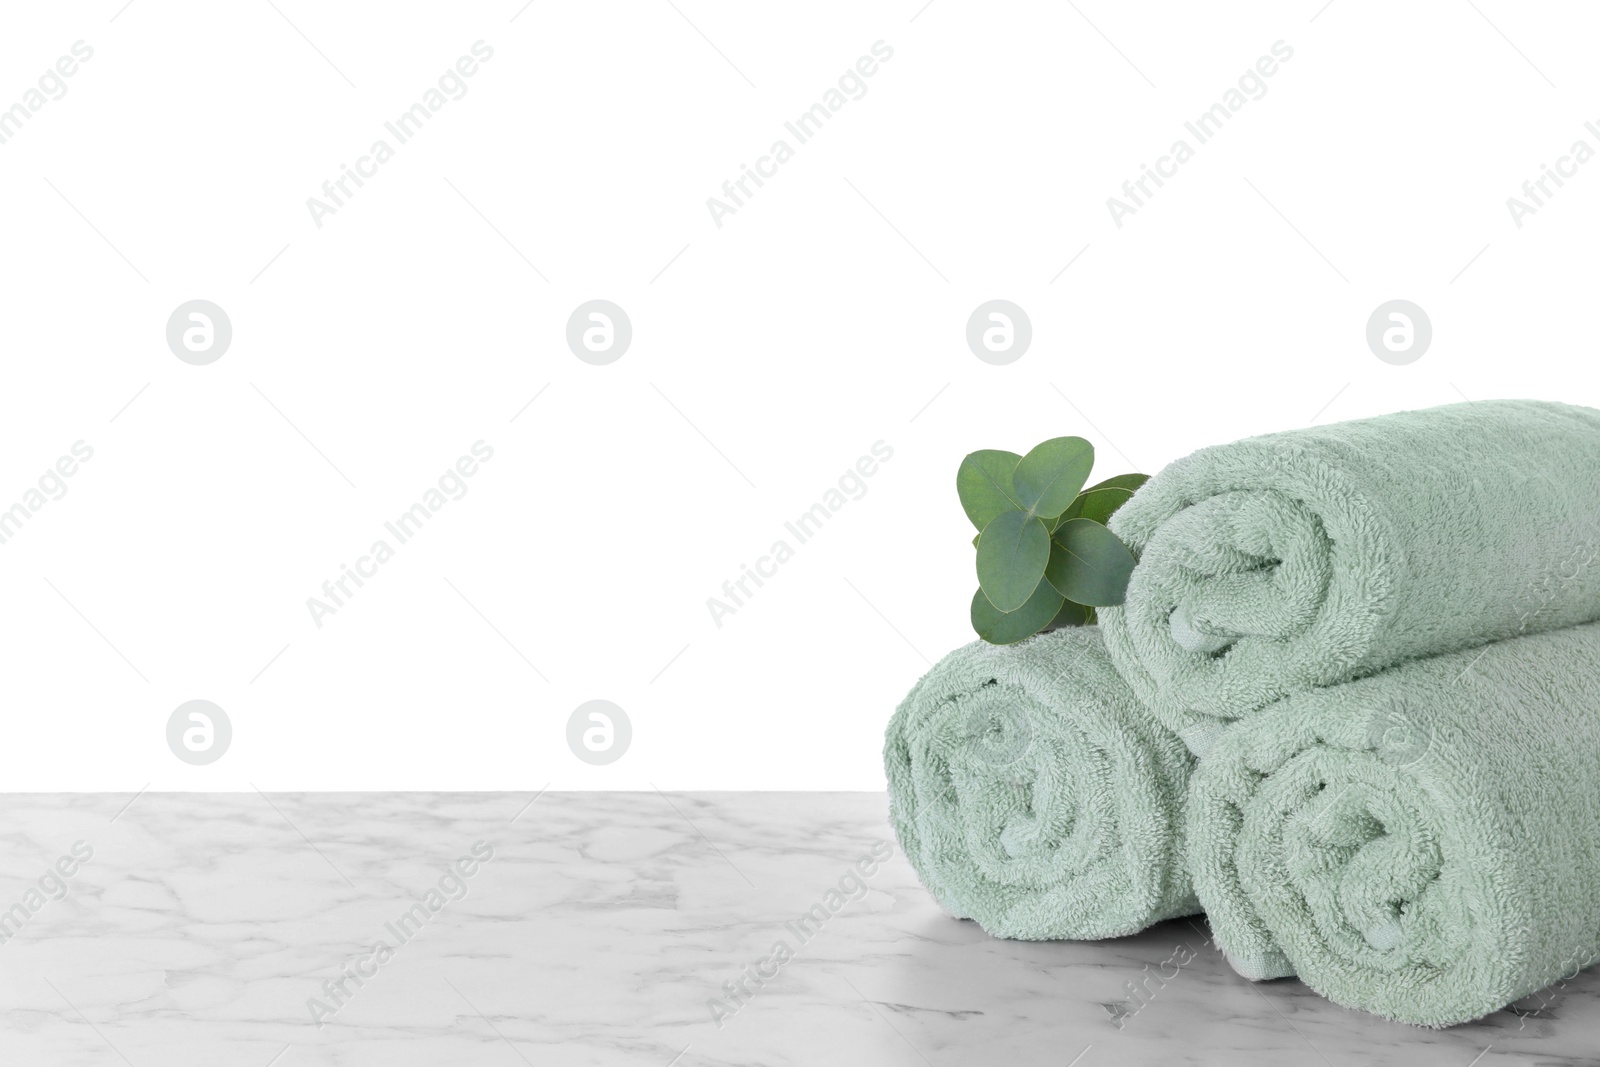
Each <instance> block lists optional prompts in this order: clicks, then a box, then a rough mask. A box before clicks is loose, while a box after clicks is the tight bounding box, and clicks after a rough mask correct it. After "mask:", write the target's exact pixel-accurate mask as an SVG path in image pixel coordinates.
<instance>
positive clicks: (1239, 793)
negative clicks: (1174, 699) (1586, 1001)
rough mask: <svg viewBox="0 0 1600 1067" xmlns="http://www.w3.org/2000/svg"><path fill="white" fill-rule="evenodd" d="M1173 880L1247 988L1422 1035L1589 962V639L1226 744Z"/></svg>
mask: <svg viewBox="0 0 1600 1067" xmlns="http://www.w3.org/2000/svg"><path fill="white" fill-rule="evenodd" d="M1188 819H1189V848H1190V853H1189V857H1190V864H1191V869H1192V871H1193V874H1194V880H1195V885H1196V888H1197V890H1198V891H1199V894H1200V900H1201V902H1202V903H1203V904H1204V905H1205V910H1206V914H1207V916H1208V917H1209V918H1210V921H1211V925H1212V931H1213V933H1214V934H1215V937H1216V941H1217V943H1218V945H1219V946H1221V948H1222V950H1223V952H1224V953H1225V954H1226V955H1227V957H1228V960H1229V962H1231V963H1232V964H1233V966H1234V968H1235V969H1236V970H1238V971H1239V972H1240V973H1241V974H1243V975H1245V977H1247V978H1253V979H1260V978H1273V977H1279V976H1282V975H1288V974H1294V973H1298V974H1299V976H1300V977H1301V978H1302V979H1303V980H1304V981H1305V982H1306V984H1307V985H1309V986H1311V987H1312V988H1313V989H1315V990H1317V992H1319V993H1322V994H1323V995H1324V996H1327V997H1329V998H1331V999H1332V1000H1334V1001H1337V1002H1338V1003H1340V1004H1343V1005H1345V1006H1347V1007H1353V1008H1361V1009H1364V1010H1366V1011H1371V1012H1376V1013H1377V1014H1379V1015H1383V1016H1385V1017H1387V1018H1390V1019H1397V1020H1400V1021H1402V1022H1408V1023H1418V1024H1422V1025H1427V1026H1448V1025H1452V1024H1455V1023H1460V1022H1466V1021H1468V1020H1471V1019H1476V1018H1479V1017H1481V1016H1483V1015H1487V1014H1489V1013H1490V1012H1493V1011H1496V1010H1498V1009H1500V1008H1503V1007H1505V1006H1506V1005H1507V1004H1510V1003H1512V1002H1514V1001H1516V1000H1517V999H1518V998H1520V997H1522V996H1525V995H1527V994H1528V993H1531V992H1533V991H1535V990H1538V989H1542V988H1544V987H1545V986H1547V985H1549V984H1551V983H1552V982H1555V981H1557V980H1559V979H1562V978H1568V977H1571V976H1572V975H1573V974H1575V973H1576V972H1577V970H1578V969H1580V968H1582V967H1586V966H1588V965H1590V964H1592V963H1594V962H1596V961H1597V960H1600V623H1595V624H1590V625H1586V626H1579V627H1574V628H1571V629H1567V630H1557V631H1553V632H1550V633H1543V634H1535V635H1531V636H1528V637H1518V638H1513V639H1511V640H1507V641H1501V642H1497V643H1495V644H1492V645H1489V646H1487V647H1486V648H1482V649H1474V650H1467V651H1464V652H1457V653H1452V654H1450V655H1446V656H1440V657H1436V658H1433V659H1426V660H1418V661H1414V662H1412V663H1407V664H1404V665H1402V666H1399V667H1395V668H1394V669H1392V670H1389V671H1385V672H1383V673H1382V674H1378V675H1374V676H1372V677H1370V678H1364V679H1361V680H1359V681H1355V682H1350V683H1348V684H1345V685H1339V686H1334V687H1332V688H1329V689H1322V690H1317V691H1313V692H1309V693H1304V694H1300V695H1297V696H1292V697H1290V698H1288V699H1287V700H1284V701H1282V702H1281V703H1279V704H1276V705H1274V706H1273V707H1271V708H1269V709H1267V710H1266V711H1264V712H1262V713H1261V714H1259V715H1255V716H1252V717H1251V718H1250V719H1248V720H1246V721H1243V722H1240V723H1237V724H1236V725H1234V726H1232V727H1230V728H1229V729H1228V730H1227V732H1226V733H1225V734H1224V735H1223V736H1222V738H1221V739H1220V740H1219V741H1218V742H1217V743H1216V745H1215V746H1214V747H1213V748H1212V749H1211V751H1210V752H1208V753H1207V754H1206V756H1205V758H1204V759H1202V760H1201V761H1200V766H1199V769H1198V770H1197V771H1196V772H1195V774H1194V776H1193V778H1192V779H1191V782H1190V796H1189V811H1188Z"/></svg>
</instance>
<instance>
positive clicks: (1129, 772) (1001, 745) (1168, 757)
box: [883, 627, 1200, 940]
mask: <svg viewBox="0 0 1600 1067" xmlns="http://www.w3.org/2000/svg"><path fill="white" fill-rule="evenodd" d="M883 761H884V767H885V770H886V771H887V773H888V779H889V812H890V819H891V821H892V822H893V824H894V829H895V833H896V835H897V836H898V837H899V839H900V845H901V848H902V850H903V851H904V852H905V854H906V856H907V857H909V858H910V860H911V865H912V866H913V867H914V868H915V869H916V872H917V875H918V877H919V878H921V879H922V883H923V885H925V886H926V887H927V888H928V891H929V892H930V893H931V894H932V895H933V896H934V898H935V899H936V900H937V901H938V902H939V904H940V905H941V906H942V907H943V908H944V909H945V910H946V911H948V912H950V913H951V914H952V915H954V916H956V917H958V918H965V919H975V920H976V921H977V922H978V925H980V926H982V927H983V929H984V930H986V931H988V932H989V933H991V934H994V935H995V936H997V937H1010V938H1022V939H1027V940H1042V939H1046V938H1102V937H1116V936H1119V935H1122V934H1130V933H1133V932H1135V931H1138V930H1142V929H1144V928H1145V927H1146V926H1149V925H1150V924H1152V923H1155V922H1159V921H1161V920H1162V919H1168V918H1173V917H1176V916H1179V915H1193V914H1195V913H1197V912H1198V911H1199V910H1200V907H1199V904H1198V903H1197V902H1196V900H1195V896H1194V891H1193V888H1192V886H1191V884H1190V881H1189V876H1188V873H1187V869H1186V866H1185V864H1184V862H1183V840H1182V834H1183V827H1184V822H1183V818H1182V809H1183V804H1184V799H1185V796H1186V786H1187V782H1188V777H1189V773H1190V770H1191V769H1192V767H1193V757H1192V756H1191V755H1190V753H1189V752H1188V750H1187V749H1186V748H1185V747H1184V745H1183V743H1182V742H1181V741H1179V740H1178V738H1177V737H1176V736H1175V735H1174V734H1172V733H1171V732H1169V731H1167V730H1165V729H1163V728H1162V727H1161V726H1160V724H1158V723H1156V722H1155V721H1154V720H1153V719H1151V718H1150V716H1149V715H1147V714H1145V712H1144V711H1143V710H1142V709H1141V708H1140V707H1139V703H1138V701H1137V700H1135V699H1134V696H1133V692H1132V691H1131V690H1130V689H1129V688H1128V686H1127V684H1126V683H1125V682H1123V680H1122V679H1121V678H1120V677H1118V675H1117V673H1116V671H1115V669H1113V668H1112V666H1111V661H1110V659H1109V658H1108V657H1107V656H1106V652H1105V645H1104V643H1103V641H1102V640H1101V636H1100V633H1099V630H1098V629H1097V628H1095V627H1081V628H1072V629H1062V630H1055V631H1053V632H1050V633H1046V634H1040V635H1038V636H1036V637H1032V638H1029V639H1028V640H1026V641H1023V642H1021V643H1019V644H1015V645H1004V646H1001V645H990V644H986V643H984V642H982V641H978V642H974V643H973V644H970V645H967V646H966V647H964V648H960V649H957V650H956V651H954V652H952V653H950V655H948V656H946V657H945V658H944V659H942V660H940V661H939V663H938V664H937V665H935V666H934V668H933V669H932V670H930V671H929V672H928V673H927V674H926V675H925V676H924V677H923V678H922V680H921V681H919V682H918V683H917V684H916V686H915V687H914V688H913V689H912V690H911V693H910V695H909V696H907V697H906V699H905V702H904V703H902V704H901V705H900V707H899V709H898V710H897V711H896V712H895V713H894V717H893V718H892V719H891V720H890V722H889V727H888V732H887V737H886V739H885V742H884V749H883Z"/></svg>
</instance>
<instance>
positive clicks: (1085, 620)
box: [1045, 587, 1094, 630]
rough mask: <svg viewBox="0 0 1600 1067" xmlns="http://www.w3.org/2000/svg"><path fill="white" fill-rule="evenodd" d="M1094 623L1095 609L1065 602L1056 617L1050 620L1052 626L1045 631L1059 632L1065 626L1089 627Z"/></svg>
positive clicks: (1068, 601)
mask: <svg viewBox="0 0 1600 1067" xmlns="http://www.w3.org/2000/svg"><path fill="white" fill-rule="evenodd" d="M1052 588H1053V587H1052ZM1092 622H1094V609H1093V608H1090V607H1085V606H1084V605H1082V604H1074V603H1073V602H1072V601H1070V600H1063V601H1062V602H1061V610H1060V611H1058V612H1056V617H1055V618H1053V619H1051V620H1050V625H1049V626H1046V627H1045V629H1046V630H1059V629H1061V628H1062V627H1065V626H1088V625H1089V624H1090V623H1092Z"/></svg>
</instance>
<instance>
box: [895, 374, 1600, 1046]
mask: <svg viewBox="0 0 1600 1067" xmlns="http://www.w3.org/2000/svg"><path fill="white" fill-rule="evenodd" d="M1110 525H1111V528H1112V529H1113V530H1114V531H1115V532H1116V533H1117V534H1118V535H1119V536H1121V537H1122V539H1123V540H1124V541H1125V542H1126V543H1127V544H1128V545H1129V546H1130V547H1131V548H1132V549H1133V550H1134V552H1135V554H1136V555H1137V557H1138V564H1137V566H1136V567H1135V568H1134V571H1133V575H1132V578H1131V580H1130V581H1129V584H1128V590H1127V597H1126V600H1125V602H1124V604H1123V605H1122V606H1121V607H1117V608H1101V609H1099V616H1100V619H1101V622H1102V626H1103V635H1102V631H1100V630H1096V629H1095V628H1092V627H1091V628H1085V629H1082V630H1076V631H1071V630H1069V631H1057V632H1055V633H1051V634H1045V635H1040V636H1038V637H1034V638H1031V639H1029V640H1028V641H1025V642H1023V643H1021V644H1019V645H1014V646H1009V647H995V646H989V645H983V644H981V643H980V644H975V645H971V646H968V647H967V648H963V649H960V650H958V651H957V652H955V653H952V654H951V655H950V656H949V657H947V658H946V659H945V660H944V661H942V662H941V663H939V664H938V665H937V666H936V667H935V668H934V669H933V671H932V672H930V673H929V675H928V676H927V677H926V678H924V679H923V680H922V681H921V682H919V683H918V685H917V687H916V688H915V689H913V690H912V693H911V695H910V696H909V697H908V698H907V699H906V702H905V703H904V704H903V705H902V706H901V707H900V709H899V710H898V711H897V712H896V714H895V716H894V719H893V720H892V721H891V723H890V726H889V737H888V742H887V744H886V746H885V751H884V758H885V764H886V766H887V769H888V777H889V791H890V800H891V814H892V818H893V821H894V823H895V828H896V831H897V832H898V833H899V835H900V838H901V842H902V844H903V845H904V847H905V851H906V853H907V854H908V855H909V856H910V857H911V859H912V862H913V864H914V865H915V867H916V869H917V872H918V874H919V876H920V877H921V878H922V880H923V882H924V883H925V884H926V885H927V886H928V888H929V889H930V891H931V892H932V893H933V894H934V895H935V897H937V898H938V900H939V901H940V903H941V904H943V905H944V907H945V908H947V909H948V910H949V911H951V912H952V913H953V914H956V915H960V916H966V917H971V918H975V919H977V920H978V921H979V922H980V923H981V924H982V925H983V927H984V928H985V929H986V930H988V931H990V932H991V933H994V934H997V935H999V936H1003V937H1023V938H1048V937H1077V938H1088V937H1107V936H1112V935H1115V934H1121V933H1129V932H1133V931H1135V930H1138V929H1140V928H1142V927H1143V926H1147V925H1149V924H1151V923H1154V922H1156V921H1159V920H1160V919H1163V918H1168V917H1176V916H1180V915H1185V914H1189V913H1191V912H1192V911H1194V910H1195V907H1196V904H1195V899H1194V896H1195V894H1198V897H1199V901H1200V903H1202V904H1204V905H1205V910H1206V912H1207V913H1208V915H1209V916H1210V919H1211V922H1212V925H1213V929H1214V932H1215V934H1216V937H1217V941H1218V944H1219V945H1221V947H1222V948H1223V950H1224V951H1225V953H1226V955H1227V957H1228V959H1229V960H1230V962H1231V963H1232V964H1233V965H1234V967H1235V969H1237V970H1238V971H1239V972H1240V973H1241V974H1243V975H1245V976H1246V977H1248V978H1251V979H1263V978H1273V977H1281V976H1287V975H1292V974H1298V975H1300V976H1301V977H1302V978H1304V979H1305V980H1306V982H1307V983H1308V984H1310V985H1311V986H1312V987H1313V988H1315V989H1317V990H1319V991H1321V992H1323V993H1324V994H1325V995H1327V996H1329V997H1330V998H1332V999H1333V1000H1335V1001H1337V1002H1339V1003H1341V1004H1345V1005H1349V1006H1352V1007H1358V1008H1362V1009H1365V1010H1368V1011H1372V1012H1376V1013H1378V1014H1381V1015H1384V1016H1387V1017H1388V1018H1391V1019H1398V1020H1402V1021H1406V1022H1411V1023H1418V1024H1424V1025H1430V1026H1446V1025H1451V1024H1454V1023H1458V1022H1463V1021H1467V1020H1470V1019H1475V1018H1478V1017H1481V1016H1482V1015H1485V1014H1488V1013H1489V1012H1492V1011H1495V1010H1497V1009H1499V1008H1502V1007H1504V1006H1505V1005H1506V1004H1509V1003H1511V1002H1513V1001H1514V1000H1516V999H1517V998H1519V997H1521V996H1524V995H1526V994H1528V993H1530V992H1533V991H1534V990H1537V989H1540V988H1542V987H1543V986H1545V985H1547V984H1549V983H1550V982H1552V981H1555V980H1557V979H1559V978H1562V977H1565V976H1567V975H1569V974H1571V973H1572V972H1573V971H1574V970H1575V969H1577V968H1581V967H1584V966H1588V965H1590V964H1592V963H1594V962H1596V961H1600V622H1596V621H1595V620H1600V563H1597V560H1600V412H1596V411H1593V410H1590V409H1587V408H1578V407H1572V406H1569V405H1565V404H1555V403H1545V402H1539V401H1490V402H1484V403H1473V404H1459V405H1452V406H1450V407H1444V408H1435V409H1432V410H1428V411H1413V412H1404V413H1401V414H1397V415H1389V416H1384V417H1381V418H1376V419H1366V420H1362V421H1358V422H1350V423H1343V424H1338V425H1332V426H1325V427H1316V428H1312V429H1306V430H1298V431H1293V432H1288V433H1282V434H1272V435H1268V436H1265V437H1257V438H1252V439H1249V440H1245V441H1240V442H1236V443H1234V444H1230V445H1222V446H1218V447H1215V448H1208V449H1204V450H1202V451H1200V452H1197V453H1195V454H1193V455H1191V456H1189V457H1187V458H1185V459H1182V460H1179V461H1178V462H1176V463H1173V464H1172V465H1171V466H1169V467H1167V468H1166V469H1165V470H1163V471H1162V472H1161V473H1159V474H1158V475H1156V476H1155V477H1154V478H1152V479H1151V480H1150V481H1149V482H1148V483H1146V484H1145V485H1144V487H1143V488H1141V489H1140V490H1139V491H1138V492H1137V493H1136V494H1135V495H1134V496H1133V498H1132V499H1131V500H1130V501H1129V502H1128V503H1127V504H1126V505H1125V506H1124V507H1123V508H1122V509H1121V510H1120V511H1118V512H1117V513H1116V515H1114V516H1113V517H1112V519H1111V523H1110ZM1191 753H1192V755H1191ZM1196 757H1197V758H1198V762H1196ZM1191 876H1192V885H1191V881H1190V879H1191Z"/></svg>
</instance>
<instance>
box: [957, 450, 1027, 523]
mask: <svg viewBox="0 0 1600 1067" xmlns="http://www.w3.org/2000/svg"><path fill="white" fill-rule="evenodd" d="M1020 462H1022V457H1021V456H1019V455H1017V454H1016V453H1015V452H1002V451H1000V450H998V449H993V448H985V449H981V450H979V451H977V452H973V453H972V454H971V455H969V456H967V457H966V458H965V459H963V460H962V461H961V467H960V469H958V470H957V471H956V495H957V496H959V497H960V498H961V509H962V510H963V511H965V512H966V513H967V518H969V519H971V520H972V525H973V526H975V527H977V528H978V529H980V530H981V529H983V528H984V527H985V526H987V525H989V523H991V522H993V521H994V517H995V516H996V515H998V514H1000V513H1001V512H1002V511H1012V510H1016V511H1026V510H1028V509H1027V507H1026V506H1025V505H1023V503H1022V502H1021V501H1020V500H1018V499H1017V493H1016V490H1015V489H1013V488H1012V485H1011V476H1012V475H1013V474H1014V473H1015V472H1016V469H1017V464H1018V463H1020Z"/></svg>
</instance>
